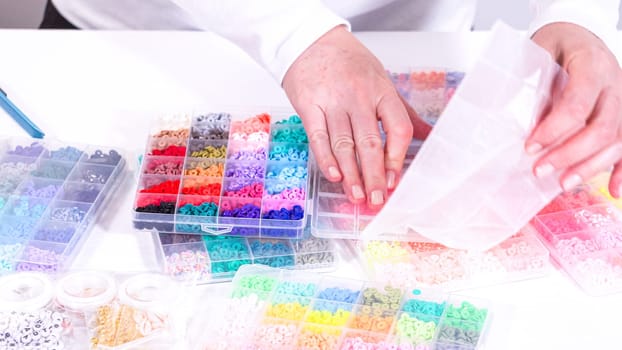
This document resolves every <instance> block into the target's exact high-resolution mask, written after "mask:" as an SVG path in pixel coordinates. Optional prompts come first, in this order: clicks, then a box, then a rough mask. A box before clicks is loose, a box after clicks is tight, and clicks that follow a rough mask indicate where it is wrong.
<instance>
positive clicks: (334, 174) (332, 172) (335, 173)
mask: <svg viewBox="0 0 622 350" xmlns="http://www.w3.org/2000/svg"><path fill="white" fill-rule="evenodd" d="M328 175H330V177H332V178H338V177H341V173H340V172H339V169H337V168H335V167H334V166H331V167H329V168H328Z"/></svg>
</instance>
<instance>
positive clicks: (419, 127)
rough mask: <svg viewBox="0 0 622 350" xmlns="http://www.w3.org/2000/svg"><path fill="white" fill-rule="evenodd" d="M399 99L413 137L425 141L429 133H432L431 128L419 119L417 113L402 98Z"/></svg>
mask: <svg viewBox="0 0 622 350" xmlns="http://www.w3.org/2000/svg"><path fill="white" fill-rule="evenodd" d="M400 99H401V100H402V104H403V105H404V108H406V113H408V117H409V118H410V121H411V123H412V126H413V137H414V138H416V139H418V140H425V139H426V138H427V137H428V135H430V132H432V126H431V125H430V124H428V123H427V122H426V121H425V120H423V119H421V117H420V116H419V114H417V111H415V109H414V108H412V106H411V105H410V104H408V102H406V100H405V99H404V97H403V96H401V95H400Z"/></svg>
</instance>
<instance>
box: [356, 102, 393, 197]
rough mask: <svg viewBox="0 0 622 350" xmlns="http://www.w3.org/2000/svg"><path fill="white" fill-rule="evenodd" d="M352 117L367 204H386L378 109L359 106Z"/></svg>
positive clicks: (382, 149)
mask: <svg viewBox="0 0 622 350" xmlns="http://www.w3.org/2000/svg"><path fill="white" fill-rule="evenodd" d="M350 118H351V120H352V132H353V136H354V143H355V144H356V153H357V155H358V157H359V162H360V163H361V172H362V173H363V182H364V183H365V191H366V193H367V204H368V205H369V206H370V207H378V206H381V205H382V204H384V201H385V197H386V192H387V180H386V174H385V169H384V147H383V144H382V138H381V137H380V129H379V128H378V119H377V118H376V109H375V108H373V107H372V106H369V108H358V109H357V110H355V111H353V112H352V114H351V116H350ZM387 139H388V135H387ZM404 154H405V152H404Z"/></svg>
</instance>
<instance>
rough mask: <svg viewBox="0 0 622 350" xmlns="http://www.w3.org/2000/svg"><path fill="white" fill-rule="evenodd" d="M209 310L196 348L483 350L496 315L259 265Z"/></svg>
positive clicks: (411, 292) (480, 303)
mask: <svg viewBox="0 0 622 350" xmlns="http://www.w3.org/2000/svg"><path fill="white" fill-rule="evenodd" d="M214 300H215V299H212V301H213V302H214V303H215V304H216V301H214ZM209 310H210V312H208V313H205V317H203V323H202V324H201V327H199V328H198V329H201V334H199V335H198V336H197V337H196V338H195V339H196V341H197V343H196V345H197V347H196V348H197V349H206V350H216V349H268V348H269V349H344V350H346V349H363V348H364V349H369V348H374V349H375V348H382V349H385V348H386V349H396V350H398V349H404V350H406V349H420V350H425V349H436V350H441V349H447V350H448V349H460V350H467V349H482V348H483V347H484V345H485V343H486V336H487V331H488V328H489V326H490V324H491V320H492V318H493V317H494V315H493V312H494V311H493V307H492V306H491V304H490V303H489V302H488V301H486V300H479V299H472V298H467V297H463V296H460V295H456V294H445V293H443V292H440V291H438V290H436V289H426V288H417V287H412V286H411V287H410V288H399V287H394V286H391V285H387V284H383V283H378V282H369V281H360V280H348V279H341V278H335V277H330V276H321V275H318V274H313V273H305V272H300V271H288V270H281V269H273V268H268V267H265V266H258V265H255V266H244V267H243V268H241V269H240V270H239V271H238V272H237V273H236V275H235V278H234V280H233V284H232V288H231V292H230V294H229V296H228V297H224V298H222V300H217V304H216V305H211V304H210V307H209ZM196 322H201V320H197V321H196Z"/></svg>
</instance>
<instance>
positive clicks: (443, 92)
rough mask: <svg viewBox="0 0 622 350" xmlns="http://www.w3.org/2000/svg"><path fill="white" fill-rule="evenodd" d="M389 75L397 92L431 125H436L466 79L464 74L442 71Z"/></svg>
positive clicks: (417, 71) (391, 73)
mask: <svg viewBox="0 0 622 350" xmlns="http://www.w3.org/2000/svg"><path fill="white" fill-rule="evenodd" d="M388 74H389V78H390V79H391V81H392V82H393V85H394V86H395V88H396V89H397V91H398V92H399V93H400V94H401V95H402V96H403V97H404V99H405V100H406V101H407V102H408V103H409V104H410V105H411V106H412V107H413V108H414V109H415V111H417V114H419V116H421V117H422V118H423V119H424V120H426V121H427V122H429V123H430V124H435V123H436V121H437V120H438V117H439V116H440V115H441V113H442V112H443V109H445V106H446V105H447V102H449V99H450V98H451V96H453V94H454V92H455V91H456V88H457V87H458V85H460V82H461V81H462V79H463V78H464V73H462V72H456V71H445V70H440V69H437V70H413V71H411V72H410V73H394V72H388Z"/></svg>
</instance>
